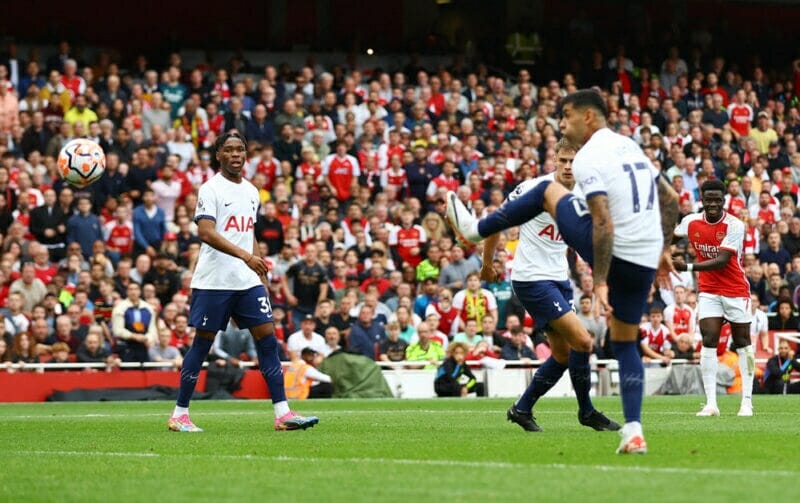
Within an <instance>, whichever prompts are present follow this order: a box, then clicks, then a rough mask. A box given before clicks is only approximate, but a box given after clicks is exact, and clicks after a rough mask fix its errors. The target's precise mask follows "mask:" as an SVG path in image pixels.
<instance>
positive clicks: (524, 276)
mask: <svg viewBox="0 0 800 503" xmlns="http://www.w3.org/2000/svg"><path fill="white" fill-rule="evenodd" d="M554 180H555V173H550V174H547V175H542V176H540V177H538V178H534V179H532V180H525V181H524V182H522V183H520V184H519V185H517V187H516V188H515V189H514V190H513V191H512V192H511V193H510V194H509V195H508V200H509V201H513V200H515V199H517V198H519V197H520V196H521V195H522V194H524V193H526V192H528V191H529V190H532V189H533V188H534V187H536V186H537V185H539V184H540V183H542V182H544V181H551V182H552V181H554ZM573 193H577V195H578V197H581V195H580V189H578V187H577V185H576V186H575V190H573ZM568 269H569V265H568V264H567V245H566V244H565V243H564V240H563V239H561V233H560V232H559V231H558V226H557V225H556V222H555V220H553V217H551V216H550V214H549V213H547V212H546V211H543V212H541V213H540V214H539V215H537V216H536V218H534V219H533V220H529V221H528V222H526V223H524V224H522V225H521V226H520V227H519V245H517V251H516V253H515V254H514V265H513V268H512V270H511V280H512V281H542V280H552V281H566V280H568V279H569V271H568Z"/></svg>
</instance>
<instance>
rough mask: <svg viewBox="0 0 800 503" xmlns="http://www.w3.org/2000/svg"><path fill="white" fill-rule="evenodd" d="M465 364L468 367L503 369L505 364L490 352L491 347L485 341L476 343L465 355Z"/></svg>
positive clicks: (498, 356)
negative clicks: (467, 364) (467, 363)
mask: <svg viewBox="0 0 800 503" xmlns="http://www.w3.org/2000/svg"><path fill="white" fill-rule="evenodd" d="M467 362H469V364H470V365H472V366H473V367H474V366H480V367H486V368H493V369H494V368H503V367H504V366H505V362H503V360H502V359H501V358H500V355H499V354H497V353H495V352H494V351H492V347H491V346H490V345H489V343H488V342H486V341H485V340H483V341H481V342H479V343H477V344H476V345H475V347H474V348H472V350H471V351H470V352H469V353H467Z"/></svg>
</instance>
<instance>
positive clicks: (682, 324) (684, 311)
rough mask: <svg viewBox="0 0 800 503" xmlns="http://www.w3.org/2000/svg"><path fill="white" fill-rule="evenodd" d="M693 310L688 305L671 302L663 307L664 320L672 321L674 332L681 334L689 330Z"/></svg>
mask: <svg viewBox="0 0 800 503" xmlns="http://www.w3.org/2000/svg"><path fill="white" fill-rule="evenodd" d="M693 316H694V312H693V311H692V308H691V307H689V306H678V305H676V304H672V305H670V306H667V308H666V309H664V320H665V321H669V322H671V323H672V326H673V327H674V329H675V334H677V335H681V334H685V333H686V332H688V331H689V326H690V325H691V322H692V317H693Z"/></svg>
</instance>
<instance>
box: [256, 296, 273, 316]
mask: <svg viewBox="0 0 800 503" xmlns="http://www.w3.org/2000/svg"><path fill="white" fill-rule="evenodd" d="M258 302H259V303H260V304H261V309H259V311H261V312H262V313H264V314H266V315H267V316H272V305H271V304H270V303H269V299H268V298H266V297H259V298H258Z"/></svg>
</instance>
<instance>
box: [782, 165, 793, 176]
mask: <svg viewBox="0 0 800 503" xmlns="http://www.w3.org/2000/svg"><path fill="white" fill-rule="evenodd" d="M781 171H782V172H783V174H784V175H791V174H792V168H790V167H789V166H785V167H784V168H783V169H782V170H781Z"/></svg>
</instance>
